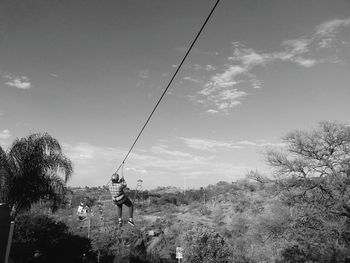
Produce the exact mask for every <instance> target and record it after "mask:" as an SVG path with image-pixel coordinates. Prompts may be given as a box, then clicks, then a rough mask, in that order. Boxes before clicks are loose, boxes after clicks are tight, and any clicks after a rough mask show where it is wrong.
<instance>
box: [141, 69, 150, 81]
mask: <svg viewBox="0 0 350 263" xmlns="http://www.w3.org/2000/svg"><path fill="white" fill-rule="evenodd" d="M139 77H140V78H141V79H148V78H149V71H148V70H147V69H145V70H140V71H139Z"/></svg>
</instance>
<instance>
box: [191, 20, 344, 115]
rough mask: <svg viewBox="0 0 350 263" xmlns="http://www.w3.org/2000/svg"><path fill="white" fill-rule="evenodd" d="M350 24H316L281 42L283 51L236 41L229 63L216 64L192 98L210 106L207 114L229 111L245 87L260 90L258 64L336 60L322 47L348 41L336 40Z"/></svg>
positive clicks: (304, 64)
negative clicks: (257, 74)
mask: <svg viewBox="0 0 350 263" xmlns="http://www.w3.org/2000/svg"><path fill="white" fill-rule="evenodd" d="M349 26H350V18H349V19H334V20H330V21H327V22H324V23H322V24H320V25H319V26H317V27H315V29H314V31H313V32H311V33H310V34H309V35H306V36H303V37H300V38H296V39H289V40H284V41H282V42H281V45H280V46H281V48H280V50H276V51H271V52H262V51H258V50H255V49H253V48H248V47H246V46H245V45H244V44H242V43H240V42H233V43H232V47H233V52H232V55H230V56H228V57H227V58H226V63H225V64H224V66H223V67H222V68H221V69H218V68H217V67H214V68H215V71H216V72H215V74H213V75H211V76H209V77H206V78H204V80H203V82H204V84H203V86H202V87H201V89H200V90H199V91H198V92H197V94H196V95H194V96H191V100H193V101H195V102H197V103H199V104H202V105H204V106H205V107H207V108H209V109H208V110H207V112H208V113H222V114H227V113H229V112H230V110H231V109H233V108H234V107H236V106H237V105H241V104H242V99H243V98H244V97H246V96H247V95H248V92H245V91H242V88H247V87H250V88H254V89H261V88H262V87H263V81H262V80H260V79H259V78H258V77H257V76H256V73H255V70H256V69H257V68H259V67H260V68H261V67H267V66H271V65H272V64H275V63H276V62H278V61H279V62H281V61H283V62H289V63H292V64H295V65H297V66H301V67H304V68H311V67H314V66H316V65H318V64H320V63H325V62H331V63H337V62H338V61H339V59H338V57H337V56H336V55H329V53H320V52H319V49H320V48H326V47H327V48H329V47H331V46H332V45H334V44H335V43H338V44H339V43H345V42H346V41H345V40H344V41H339V39H337V38H338V35H337V34H338V33H339V31H340V29H341V28H345V27H349ZM347 41H348V40H347ZM335 50H336V49H335ZM334 52H336V51H334ZM194 68H195V70H197V71H199V70H202V71H204V72H205V71H206V70H205V66H200V65H198V64H195V65H194ZM190 79H192V80H195V79H197V78H194V77H187V80H190ZM205 79H207V80H206V81H205ZM197 83H198V84H201V83H202V82H197Z"/></svg>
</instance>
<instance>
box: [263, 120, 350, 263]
mask: <svg viewBox="0 0 350 263" xmlns="http://www.w3.org/2000/svg"><path fill="white" fill-rule="evenodd" d="M284 141H285V143H286V146H287V147H286V151H285V152H278V151H274V150H272V151H269V152H268V153H267V160H268V162H269V164H270V165H271V166H272V167H274V168H275V172H276V177H277V180H276V184H277V186H278V191H279V193H280V196H281V198H282V200H283V201H284V202H285V204H287V205H288V206H289V207H290V209H291V211H290V212H291V216H292V218H293V222H292V224H291V225H290V231H289V236H287V238H288V239H289V240H298V246H295V244H294V245H293V246H291V247H289V248H287V249H286V250H285V251H284V252H283V255H284V257H285V258H289V259H290V258H291V253H294V252H295V253H297V252H298V253H297V256H296V257H297V258H298V259H295V260H296V261H293V262H298V260H299V258H305V257H306V258H307V260H309V261H310V262H344V261H343V259H344V260H345V258H347V257H348V256H349V252H345V251H349V249H350V202H349V199H350V198H349V197H350V127H348V126H345V125H343V124H340V123H336V122H321V123H320V124H319V126H318V127H317V129H314V130H312V131H294V132H291V133H289V134H288V135H287V136H286V137H285V138H284ZM310 251H312V253H311V252H310ZM325 258H328V259H329V260H325ZM321 259H322V260H321ZM293 260H294V259H293Z"/></svg>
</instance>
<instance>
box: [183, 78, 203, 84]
mask: <svg viewBox="0 0 350 263" xmlns="http://www.w3.org/2000/svg"><path fill="white" fill-rule="evenodd" d="M183 80H187V81H191V82H194V83H200V82H201V81H200V80H198V79H195V78H193V77H184V78H183Z"/></svg>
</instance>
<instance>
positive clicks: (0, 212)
mask: <svg viewBox="0 0 350 263" xmlns="http://www.w3.org/2000/svg"><path fill="white" fill-rule="evenodd" d="M10 211H11V210H10V207H9V206H8V205H7V204H6V203H0V262H4V261H5V257H6V253H7V251H8V243H9V237H10V228H11V217H10Z"/></svg>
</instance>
